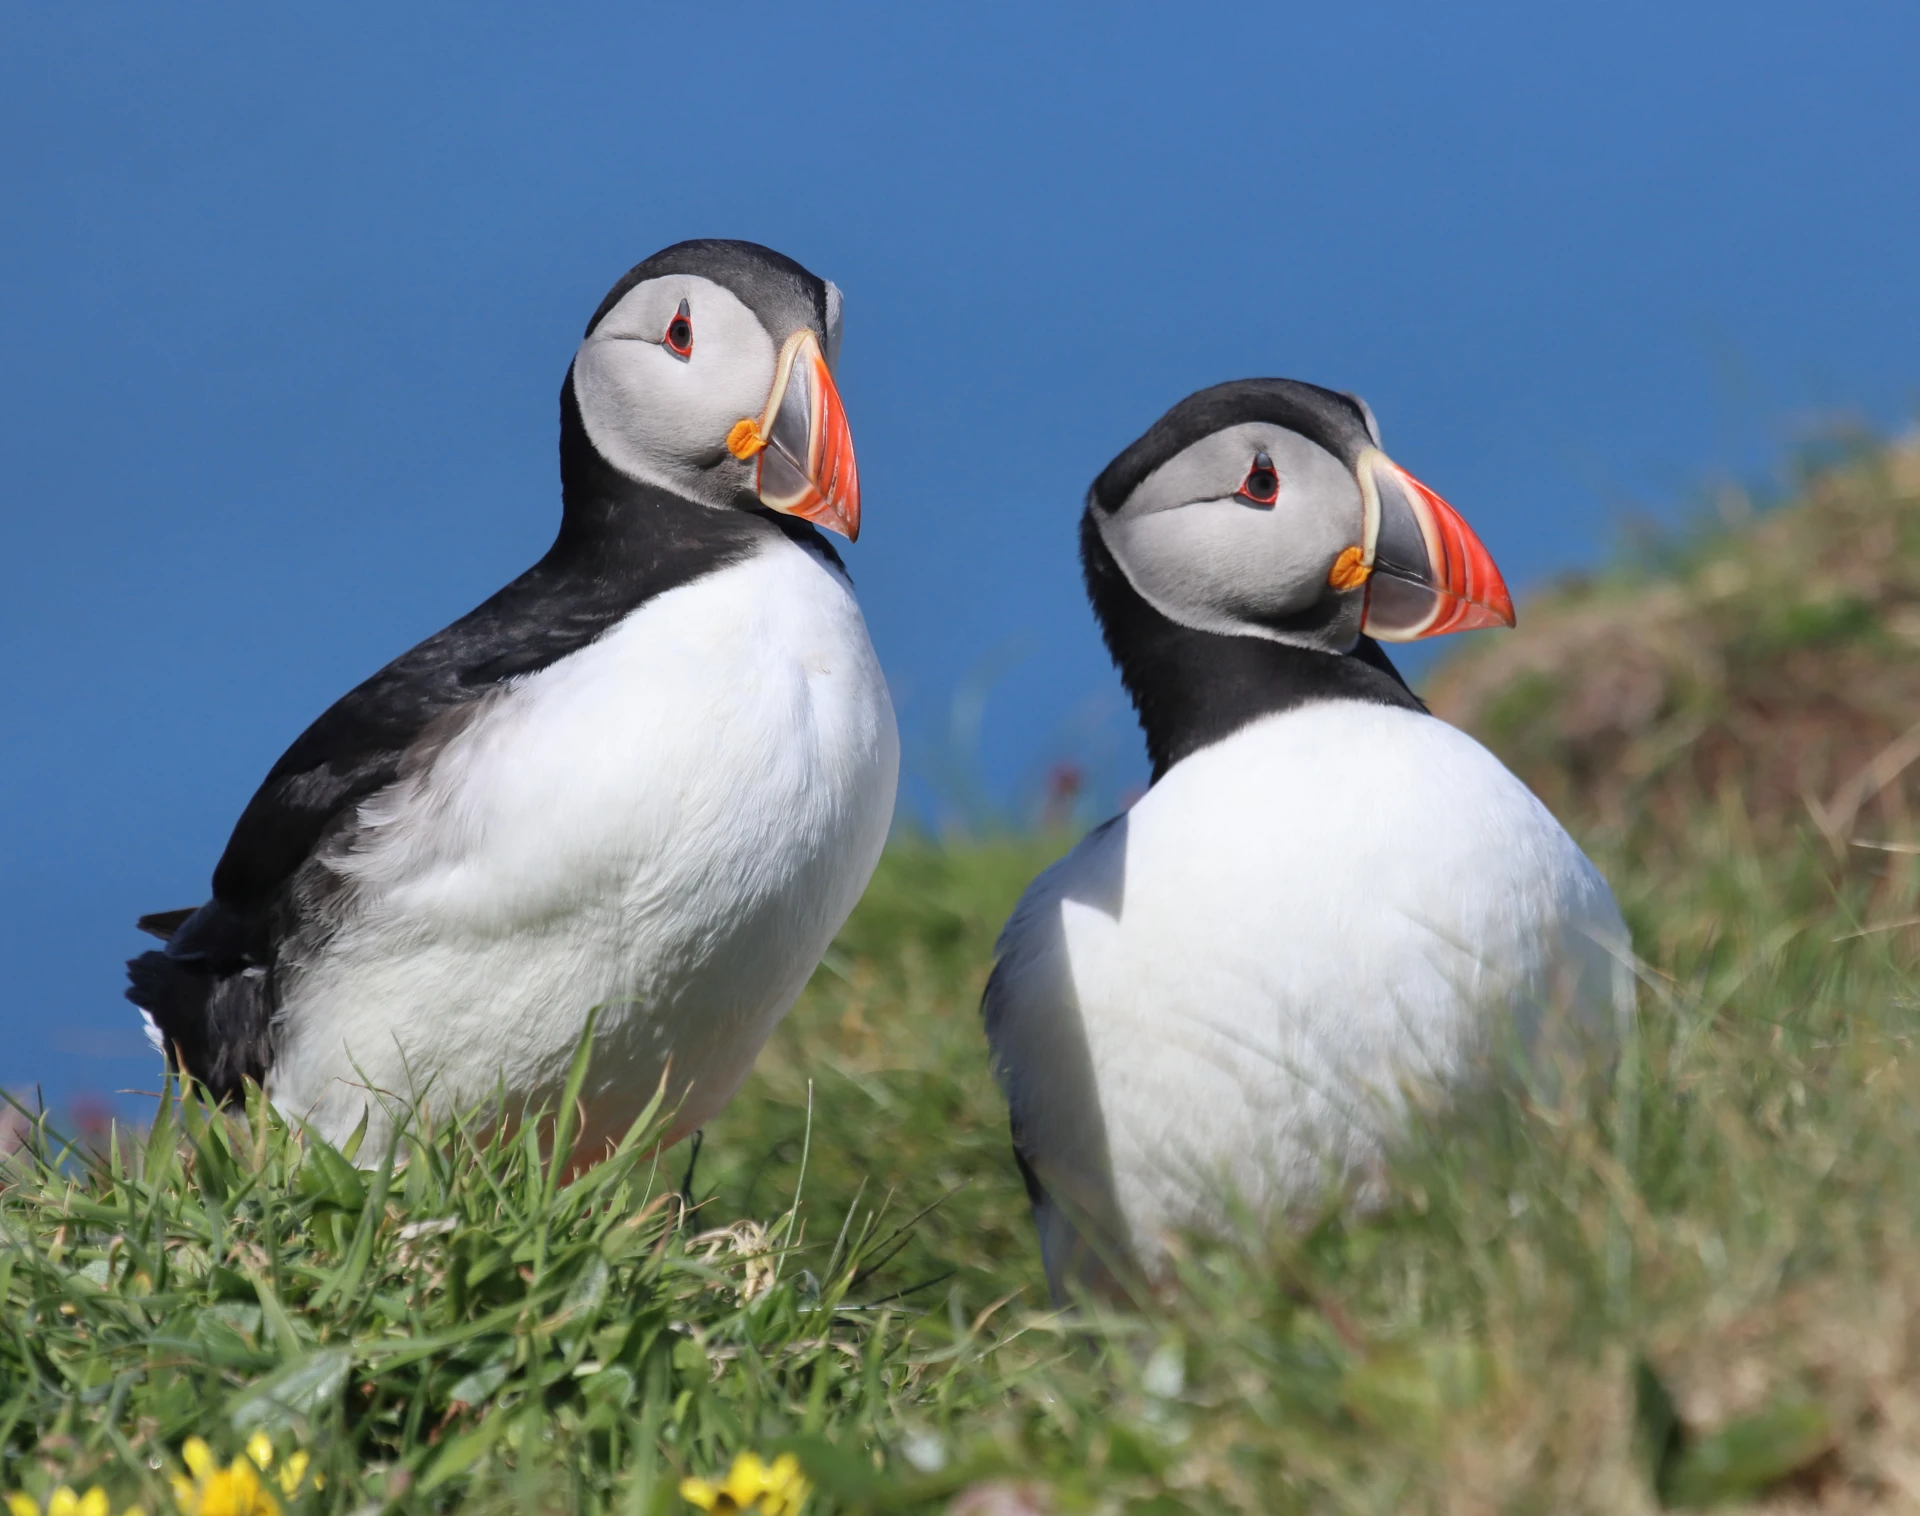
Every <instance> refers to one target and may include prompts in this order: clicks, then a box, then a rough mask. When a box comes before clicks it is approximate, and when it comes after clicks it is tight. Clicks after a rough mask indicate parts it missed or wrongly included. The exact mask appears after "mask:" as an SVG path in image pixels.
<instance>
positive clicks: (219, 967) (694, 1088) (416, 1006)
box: [128, 242, 898, 1156]
mask: <svg viewBox="0 0 1920 1516" xmlns="http://www.w3.org/2000/svg"><path fill="white" fill-rule="evenodd" d="M838 305H839V301H838V292H837V291H835V290H833V289H832V287H831V286H828V285H825V284H823V283H822V282H821V281H819V280H817V279H815V278H814V277H813V276H812V275H810V274H808V273H806V271H805V270H803V269H801V268H800V267H799V265H797V264H793V263H791V262H790V261H789V260H787V259H784V258H782V257H781V256H780V255H779V254H777V253H772V252H770V251H768V250H767V249H764V248H758V247H754V246H753V245H751V244H746V243H711V242H709V243H683V244H680V245H678V246H677V247H673V248H669V249H667V250H666V251H664V252H662V253H659V254H656V255H655V256H654V257H653V258H650V259H648V260H647V261H646V262H645V263H643V264H641V265H639V266H638V267H637V268H635V269H634V270H633V271H632V272H631V273H629V274H628V275H627V277H626V278H625V279H623V280H622V281H621V282H620V284H619V285H617V286H615V288H614V290H613V292H612V293H611V294H610V295H609V296H608V297H607V300H606V301H605V302H604V303H603V305H602V307H601V310H600V311H599V312H598V313H597V314H596V315H595V318H594V321H593V323H592V324H591V325H590V326H589V328H588V336H587V338H586V340H585V341H584V342H583V343H582V345H581V348H580V351H579V353H578V354H577V355H576V357H575V361H574V364H573V366H572V368H571V369H570V370H569V372H568V375H567V380H566V383H565V384H564V385H563V388H562V394H561V482H562V494H563V518H562V525H561V529H560V534H559V537H558V539H557V540H556V541H555V543H554V546H553V548H552V549H551V550H550V551H549V552H548V553H547V555H546V556H545V557H544V558H542V559H541V561H540V562H539V563H538V564H536V565H535V566H534V567H533V568H531V569H529V570H528V571H527V573H525V574H523V575H522V576H521V577H520V578H519V579H517V580H515V581H514V582H513V583H512V584H510V585H508V586H507V587H506V588H505V589H503V590H502V591H500V592H499V594H497V595H495V596H494V597H493V598H492V599H490V600H488V601H487V602H486V603H485V604H483V605H481V606H480V607H479V608H478V609H476V610H475V611H473V612H472V613H470V614H469V615H467V616H466V617H463V618H462V619H461V620H460V621H458V622H456V623H454V624H453V625H452V626H450V627H448V628H447V629H446V630H445V631H443V632H440V633H438V634H437V635H436V636H434V637H432V638H429V639H428V640H427V641H426V642H424V643H422V644H421V645H420V646H419V647H417V648H415V649H414V650H413V651H412V652H410V653H407V654H405V655H404V656H402V657H401V658H399V659H398V660H396V661H395V662H394V663H392V664H390V665H389V666H388V667H387V668H386V669H384V670H382V671H381V672H380V673H379V674H376V675H375V676H374V677H373V678H372V679H370V680H368V681H367V682H366V683H365V684H362V685H361V686H360V687H359V688H357V689H356V690H354V691H352V692H351V693H350V694H348V695H347V696H346V697H345V698H343V699H342V700H341V701H340V702H338V703H337V704H336V705H335V706H334V707H333V708H332V709H330V710H329V711H328V712H327V713H326V714H325V715H323V716H322V717H321V718H320V719H319V720H318V721H316V722H315V723H314V724H313V726H311V727H310V728H309V729H308V730H307V732H306V733H305V734H303V735H302V736H301V738H300V739H299V740H298V741H297V742H296V743H295V744H294V745H293V747H292V748H290V749H289V750H288V752H287V753H286V755H285V756H284V757H283V758H282V759H281V760H280V762H279V763H278V764H276V765H275V767H274V769H273V771H272V772H271V773H270V774H269V775H268V777H267V780H266V782H265V784H264V785H263V786H262V787H261V789H260V791H259V793H258V794H256V795H255V797H254V799H253V801H252V802H251V804H249V806H248V807H247V810H246V812H245V813H244V814H243V816H242V817H241V820H240V823H239V825H238V826H237V827H236V828H235V831H234V834H233V838H232V840H231V841H230V843H229V844H228V847H227V851H226V853H225V855H224V856H223V857H222V859H221V861H220V865H219V867H218V869H217V870H216V871H215V874H214V890H213V899H212V900H211V901H209V902H208V903H207V904H206V905H204V906H202V907H200V908H199V909H198V910H196V911H193V912H173V913H168V914H167V915H165V916H161V917H156V918H148V920H147V921H145V922H143V923H142V924H143V925H144V926H146V927H147V928H148V929H149V930H154V931H157V932H159V933H160V934H162V935H165V936H166V937H167V945H166V947H165V948H164V949H162V950H161V951H158V952H151V953H147V954H145V955H144V956H142V957H141V958H138V959H136V960H134V962H133V963H132V964H131V965H130V974H131V978H132V981H133V985H132V988H131V989H130V990H129V992H128V993H129V996H130V998H132V999H133V1000H134V1001H135V1002H136V1003H137V1004H138V1005H140V1007H141V1008H142V1010H143V1011H144V1012H145V1013H146V1014H147V1016H148V1018H149V1022H150V1024H151V1026H152V1027H153V1029H154V1031H155V1033H156V1038H157V1040H158V1041H160V1042H161V1043H162V1045H163V1047H164V1048H165V1049H166V1050H167V1051H168V1054H169V1056H170V1058H172V1059H173V1060H174V1061H175V1062H176V1064H178V1065H181V1066H184V1068H185V1069H186V1071H187V1072H189V1073H191V1074H193V1075H194V1076H195V1077H197V1078H198V1079H200V1080H201V1081H202V1082H203V1083H204V1084H206V1085H207V1086H208V1088H209V1089H211V1090H212V1091H213V1092H214V1093H215V1094H217V1095H220V1096H222V1097H226V1096H230V1095H232V1094H234V1093H236V1092H237V1091H238V1089H239V1088H240V1086H241V1083H242V1081H243V1080H245V1079H249V1078H250V1079H253V1080H257V1081H258V1082H260V1083H261V1084H262V1085H263V1086H264V1087H265V1089H266V1091H267V1093H268V1095H269V1096H270V1097H271V1098H272V1100H273V1101H274V1103H275V1105H276V1106H277V1107H279V1108H280V1109H281V1110H282V1111H284V1112H286V1113H287V1114H289V1115H291V1116H297V1117H299V1118H302V1119H304V1120H307V1121H309V1122H311V1123H313V1125H314V1126H315V1128H316V1129H317V1130H318V1131H319V1132H320V1133H321V1134H322V1135H323V1136H326V1137H328V1138H329V1139H331V1140H334V1141H336V1142H338V1141H340V1140H342V1139H344V1137H345V1136H346V1135H347V1134H348V1133H350V1132H351V1131H352V1130H353V1129H354V1127H355V1126H356V1125H358V1124H359V1122H360V1121H361V1120H362V1119H363V1118H367V1119H368V1120H369V1122H370V1127H371V1131H370V1136H371V1137H373V1138H376V1139H377V1138H378V1137H379V1136H381V1135H382V1134H384V1132H385V1131H386V1130H387V1123H388V1122H389V1121H390V1120H392V1119H394V1118H395V1117H396V1116H397V1115H398V1114H399V1113H400V1112H401V1111H403V1110H404V1109H405V1108H406V1107H408V1106H410V1105H412V1104H414V1103H415V1102H417V1101H418V1100H420V1099H422V1098H424V1099H426V1100H427V1101H428V1102H429V1103H430V1104H431V1105H432V1106H433V1107H434V1108H435V1109H437V1110H442V1111H445V1110H460V1111H464V1110H468V1109H471V1108H474V1107H477V1106H483V1105H489V1104H490V1103H491V1102H493V1101H494V1099H495V1098H496V1096H504V1114H507V1115H514V1114H517V1113H519V1112H521V1111H524V1110H527V1109H532V1108H537V1107H539V1106H542V1105H550V1104H551V1102H553V1101H554V1100H555V1099H556V1098H557V1097H558V1096H559V1094H560V1091H561V1089H562V1086H563V1084H564V1081H565V1078H566V1071H567V1068H568V1065H569V1063H570V1061H571V1059H572V1055H573V1052H574V1049H575V1048H576V1046H577V1045H578V1042H579V1039H580V1037H581V1035H582V1033H583V1031H584V1030H585V1027H586V1024H587V1019H588V1016H589V1014H590V1013H593V1012H596V1011H597V1012H598V1015H597V1019H596V1022H595V1049H594V1059H593V1063H592V1066H591V1071H590V1074H589V1080H588V1084H587V1088H586V1091H585V1094H584V1096H583V1105H584V1117H585V1120H584V1123H583V1130H582V1134H581V1148H580V1152H581V1153H582V1154H583V1155H587V1156H591V1154H592V1153H594V1152H596V1151H598V1150H600V1148H601V1147H602V1146H603V1145H604V1143H606V1142H607V1141H609V1140H612V1139H614V1138H617V1137H618V1136H619V1135H620V1134H621V1133H622V1132H623V1131H624V1130H625V1128H626V1126H627V1125H628V1124H629V1123H630V1122H631V1121H632V1120H633V1118H634V1117H635V1116H636V1115H637V1114H638V1113H639V1112H640V1110H641V1109H642V1108H643V1107H644V1106H645V1105H646V1103H647V1102H648V1100H650V1099H651V1098H652V1096H653V1095H654V1093H655V1092H656V1090H658V1089H659V1088H660V1087H661V1084H662V1080H663V1079H664V1080H665V1081H666V1092H667V1099H668V1103H669V1105H670V1106H677V1117H676V1121H675V1125H674V1129H673V1133H672V1135H674V1136H677V1135H679V1134H681V1133H684V1132H686V1131H689V1130H691V1129H693V1128H694V1127H696V1126H698V1125H699V1124H700V1123H702V1122H703V1121H705V1120H706V1119H708V1118H709V1117H710V1116H712V1115H713V1114H714V1113H715V1112H717V1111H718V1110H719V1109H720V1107H721V1106H722V1105H724V1104H725V1102H726V1100H727V1099H728V1097H729V1096H731V1094H732V1093H733V1091H734V1090H735V1089H736V1088H737V1087H738V1086H739V1084H740V1082H741V1080H742V1079H743V1078H744V1077H745V1075H746V1072H747V1070H748V1068H749V1067H750V1066H751V1065H752V1062H753V1059H754V1056H755V1055H756V1054H757V1053H758V1051H759V1049H760V1046H761V1044H762V1043H763V1042H764V1041H765V1039H766V1037H767V1035H768V1034H769V1032H771V1030H772V1029H773V1027H774V1025H775V1024H776V1023H777V1022H778V1021H779V1019H780V1017H781V1016H782V1015H784V1014H785V1012H786V1010H787V1008H788V1007H789V1006H790V1005H791V1004H792V1002H793V1000H794V998H795V997H796V996H797V995H798V993H799V991H800V989H801V987H802V986H803V985H804V984H805V982H806V979H807V976H808V975H809V974H810V973H811V971H812V969H813V967H814V965H815V964H816V963H817V962H818V960H819V957H820V954H821V953H822V952H823V951H824V950H825V948H826V946H827V944H828V943H829V942H830V941H831V940H832V937H833V934H834V933H835V932H836V931H837V930H838V929H839V927H840V925H841V923H842V922H843V921H844V920H845V918H846V916H847V913H848V912H849V911H850V910H851V909H852V907H853V904H854V902H855V901H856V900H857V899H858V897H859V895H860V892H861V891H862V889H864V887H865V885H866V882H867V879H868V878H869V877H870V875H871V873H872V870H873V867H874V865H875V863H876V861H877V860H878V857H879V853H880V849H881V846H882V844H883V842H884V840H885V836H886V830H887V826H888V823H889V821H890V819H891V816H892V810H893V797H894V786H895V779H896V773H897V767H898V742H897V738H896V735H895V730H894V722H893V713H892V708H891V705H890V703H889V701H888V697H887V690H886V685H885V682H884V680H883V679H882V677H881V673H880V669H879V665H878V662H877V660H876V659H875V657H874V653H873V649H872V646H871V644H870V643H869V641H868V638H867V633H866V628H865V624H864V622H863V621H862V619H861V615H860V611H859V607H858V605H857V603H856V602H855V600H854V597H853V591H852V588H851V586H850V584H849V583H848V580H847V578H846V576H845V573H844V571H843V569H842V567H841V564H840V560H839V558H838V556H837V555H836V554H835V553H834V552H833V550H832V549H831V547H829V546H828V545H827V542H826V540H825V539H824V538H823V537H822V536H821V535H820V534H819V533H818V532H817V531H815V530H814V529H813V527H812V526H811V525H810V524H808V523H809V521H812V520H820V521H823V522H825V523H827V524H829V525H834V526H836V527H838V528H840V529H843V530H846V531H848V532H849V534H851V532H852V531H853V530H855V529H857V523H858V484H857V479H856V477H855V475H854V472H853V458H852V452H851V444H850V442H849V441H848V439H847V437H846V433H845V426H844V420H843V419H842V417H841V413H840V409H839V400H838V395H837V393H836V392H835V391H834V389H833V385H832V380H831V377H830V371H829V369H828V366H827V355H828V354H829V353H831V352H833V350H834V348H835V347H836V345H837V339H838V334H839V333H838V327H839V321H838ZM763 407H764V408H765V410H764V414H763V415H762V416H761V417H760V418H759V420H757V421H756V420H754V419H753V417H754V413H756V412H762V411H763ZM782 411H784V413H785V414H784V415H783V414H781V412H782ZM379 1147H380V1143H379V1142H378V1141H377V1140H375V1141H370V1142H369V1143H368V1144H367V1145H366V1146H365V1147H363V1149H362V1151H363V1152H364V1153H367V1154H369V1156H377V1152H378V1150H379Z"/></svg>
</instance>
